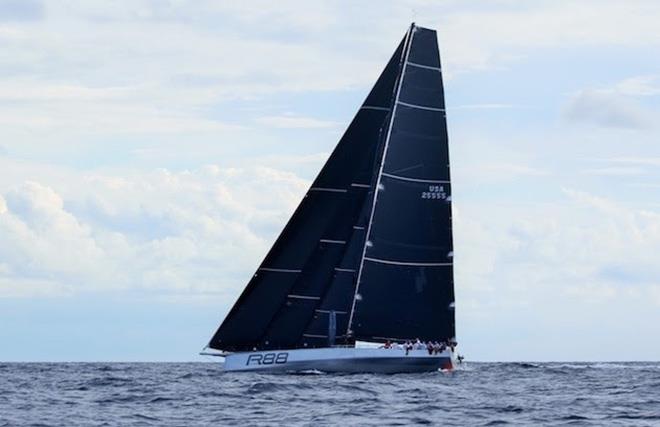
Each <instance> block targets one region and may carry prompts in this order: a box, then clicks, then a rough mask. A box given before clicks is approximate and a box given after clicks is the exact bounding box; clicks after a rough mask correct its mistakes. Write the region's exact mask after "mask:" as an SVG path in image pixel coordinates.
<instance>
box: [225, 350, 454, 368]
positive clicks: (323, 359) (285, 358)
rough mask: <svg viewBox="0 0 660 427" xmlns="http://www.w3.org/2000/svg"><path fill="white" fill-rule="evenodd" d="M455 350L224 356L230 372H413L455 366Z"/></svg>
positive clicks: (302, 352)
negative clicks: (439, 351) (432, 352)
mask: <svg viewBox="0 0 660 427" xmlns="http://www.w3.org/2000/svg"><path fill="white" fill-rule="evenodd" d="M454 366H455V363H454V353H453V352H452V351H451V350H445V351H444V352H442V353H439V354H433V355H431V354H429V353H428V351H426V350H412V351H410V352H408V354H406V351H405V350H401V349H383V348H353V347H350V348H348V347H332V348H314V349H294V350H271V351H255V352H245V353H232V354H228V355H226V356H225V363H224V369H225V371H228V372H236V371H263V372H300V371H322V372H329V373H381V374H394V373H413V372H432V371H437V370H439V369H453V367H454Z"/></svg>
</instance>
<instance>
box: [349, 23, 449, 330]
mask: <svg viewBox="0 0 660 427" xmlns="http://www.w3.org/2000/svg"><path fill="white" fill-rule="evenodd" d="M436 40H437V39H436V34H435V31H432V30H428V29H424V28H419V27H413V29H412V31H411V33H410V42H409V44H407V45H406V50H405V52H404V64H405V65H404V68H403V70H402V72H401V79H400V83H399V86H400V88H398V90H397V94H396V95H395V102H394V104H395V107H394V108H393V113H392V118H391V125H390V130H389V134H388V135H387V136H386V140H385V150H384V158H383V161H382V164H383V166H382V171H381V174H380V177H379V182H378V191H377V194H376V196H375V203H374V207H373V210H372V216H371V221H370V226H369V227H368V229H367V232H368V236H367V242H366V245H365V248H364V255H363V257H362V261H361V264H360V268H359V273H358V277H359V282H358V289H357V295H356V301H355V305H354V311H353V315H352V318H351V324H350V326H349V327H350V329H351V330H352V333H353V335H354V337H355V338H356V339H361V340H369V341H383V340H386V339H392V338H393V339H399V340H401V339H412V338H420V339H422V340H445V339H447V338H452V337H454V334H455V330H454V329H455V328H454V286H453V266H452V261H453V247H452V225H451V186H450V176H449V154H448V146H447V124H446V118H445V105H444V94H443V83H442V73H441V69H440V59H439V55H438V47H437V41H436Z"/></svg>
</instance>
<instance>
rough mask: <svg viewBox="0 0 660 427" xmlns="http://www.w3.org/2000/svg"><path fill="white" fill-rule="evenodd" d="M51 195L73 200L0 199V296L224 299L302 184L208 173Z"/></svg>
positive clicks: (242, 173) (46, 189)
mask: <svg viewBox="0 0 660 427" xmlns="http://www.w3.org/2000/svg"><path fill="white" fill-rule="evenodd" d="M59 185H62V186H70V185H76V187H77V188H76V192H75V193H73V194H75V195H73V196H69V197H63V196H62V194H61V193H59V192H58V191H56V190H55V189H54V188H53V187H50V186H47V185H44V184H42V183H38V182H31V181H28V182H25V183H24V184H22V185H21V186H19V187H17V188H15V189H13V190H11V191H8V192H7V193H6V194H4V195H3V196H2V198H0V235H2V236H3V239H2V241H0V260H2V262H1V264H2V269H0V278H1V279H2V280H0V293H1V294H2V295H3V296H8V295H25V296H29V295H35V294H42V293H44V292H49V293H58V292H65V291H66V292H68V293H75V292H90V291H91V292H96V291H100V290H103V289H106V290H108V289H124V290H130V289H133V290H138V289H150V290H155V291H158V292H161V293H164V294H167V293H174V294H176V293H184V294H191V295H200V294H205V293H221V294H223V295H224V294H225V293H227V294H228V295H230V297H229V299H231V298H232V295H233V294H234V293H235V292H236V291H237V289H238V288H240V287H241V286H242V285H243V282H244V281H245V280H246V279H247V278H249V275H250V274H251V272H252V270H253V269H254V267H255V265H256V263H257V262H258V260H259V257H260V256H262V255H263V254H264V253H265V251H266V250H267V249H268V247H269V246H270V243H271V240H272V239H273V238H274V236H276V235H277V233H278V232H279V229H280V228H281V227H282V226H283V224H284V222H285V220H286V219H287V217H288V215H289V214H290V213H291V212H292V210H293V208H294V207H295V205H296V204H297V202H298V201H299V199H300V198H301V197H302V194H303V193H304V191H305V188H306V187H307V185H308V182H307V181H304V180H301V179H300V178H298V177H296V176H295V175H293V174H290V173H286V172H281V171H278V170H274V169H267V168H255V169H223V168H220V167H218V166H214V165H210V166H206V167H204V168H201V169H198V170H195V171H183V172H177V173H175V172H170V171H168V170H158V171H154V172H151V173H148V174H134V175H132V176H128V177H126V176H123V177H117V176H109V175H102V174H90V175H87V176H85V177H83V179H82V180H80V182H76V183H74V182H61V183H60V184H59ZM69 194H71V193H69Z"/></svg>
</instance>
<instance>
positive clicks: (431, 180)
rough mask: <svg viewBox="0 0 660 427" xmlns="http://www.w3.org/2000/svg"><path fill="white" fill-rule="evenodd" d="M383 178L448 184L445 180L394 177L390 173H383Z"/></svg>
mask: <svg viewBox="0 0 660 427" xmlns="http://www.w3.org/2000/svg"><path fill="white" fill-rule="evenodd" d="M383 176H386V177H388V178H394V179H400V180H401V181H411V182H425V183H428V184H449V181H446V180H439V179H419V178H408V177H406V176H401V175H394V174H392V173H386V172H383Z"/></svg>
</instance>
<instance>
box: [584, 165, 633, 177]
mask: <svg viewBox="0 0 660 427" xmlns="http://www.w3.org/2000/svg"><path fill="white" fill-rule="evenodd" d="M582 173H583V174H585V175H602V176H628V175H642V174H644V173H645V170H644V169H642V168H638V167H605V168H593V169H585V170H583V171H582Z"/></svg>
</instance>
